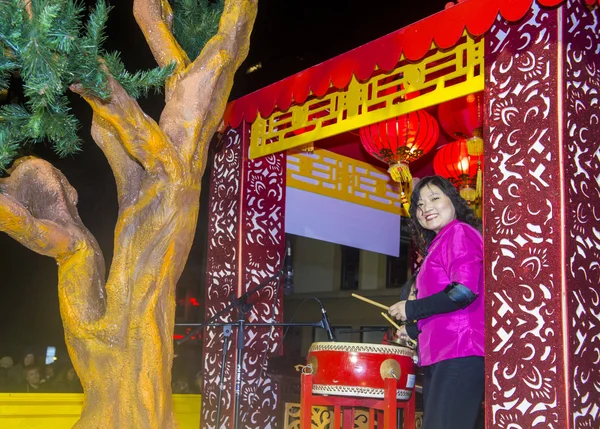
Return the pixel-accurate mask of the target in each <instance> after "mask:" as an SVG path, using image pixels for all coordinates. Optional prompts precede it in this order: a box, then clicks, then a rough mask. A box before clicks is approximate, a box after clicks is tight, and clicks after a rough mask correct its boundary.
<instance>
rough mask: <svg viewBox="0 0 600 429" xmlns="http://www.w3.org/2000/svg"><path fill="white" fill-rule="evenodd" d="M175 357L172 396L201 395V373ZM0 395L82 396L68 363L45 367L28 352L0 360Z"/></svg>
mask: <svg viewBox="0 0 600 429" xmlns="http://www.w3.org/2000/svg"><path fill="white" fill-rule="evenodd" d="M194 361H195V359H194V360H192V359H189V358H187V359H184V358H183V356H180V357H176V358H175V362H174V365H173V383H172V388H173V393H177V394H182V393H183V394H185V393H201V389H202V371H201V370H200V371H196V367H197V362H194ZM0 392H2V393H35V392H39V393H83V388H82V386H81V382H80V381H79V377H78V376H77V373H76V372H75V370H74V369H73V366H72V364H71V362H64V363H58V362H53V363H50V364H46V363H45V360H44V359H43V358H41V357H40V356H37V355H36V354H35V353H34V352H32V351H29V350H27V351H25V352H24V353H23V355H22V357H21V358H20V359H13V357H12V356H4V357H1V358H0Z"/></svg>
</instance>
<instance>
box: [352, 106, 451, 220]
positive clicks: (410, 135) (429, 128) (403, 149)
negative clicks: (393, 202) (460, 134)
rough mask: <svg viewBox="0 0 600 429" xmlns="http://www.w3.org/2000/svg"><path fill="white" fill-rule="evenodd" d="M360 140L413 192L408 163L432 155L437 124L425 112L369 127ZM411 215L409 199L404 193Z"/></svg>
mask: <svg viewBox="0 0 600 429" xmlns="http://www.w3.org/2000/svg"><path fill="white" fill-rule="evenodd" d="M359 135H360V141H361V143H362V144H363V146H364V148H365V149H366V150H367V152H369V153H370V154H371V155H372V156H374V157H375V158H377V159H378V160H380V161H382V162H385V163H386V164H388V165H389V168H388V173H389V174H390V176H391V177H392V179H394V180H395V181H396V182H400V183H406V184H407V185H408V189H409V190H410V187H411V183H412V176H411V174H410V169H409V168H408V164H409V163H410V162H413V161H415V160H416V159H418V158H420V157H421V156H423V155H424V154H426V153H427V152H429V151H430V150H431V149H433V147H434V146H435V144H436V143H437V141H438V138H439V136H440V128H439V125H438V123H437V121H436V120H435V119H434V118H433V116H431V115H430V114H429V113H427V112H426V111H424V110H418V111H416V112H411V113H407V114H406V115H401V116H398V117H396V118H391V119H388V120H385V121H381V122H379V123H376V124H371V125H367V126H366V127H362V128H361V129H360V130H359ZM401 198H402V205H403V206H404V208H405V209H406V211H407V212H408V197H407V196H406V195H405V193H404V190H402V192H401Z"/></svg>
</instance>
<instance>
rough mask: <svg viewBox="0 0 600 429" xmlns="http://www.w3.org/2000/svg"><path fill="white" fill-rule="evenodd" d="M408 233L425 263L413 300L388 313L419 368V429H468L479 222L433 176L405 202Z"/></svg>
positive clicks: (478, 327)
mask: <svg viewBox="0 0 600 429" xmlns="http://www.w3.org/2000/svg"><path fill="white" fill-rule="evenodd" d="M410 215H411V220H410V222H411V232H412V238H413V240H414V242H415V244H416V245H417V246H418V249H419V252H421V254H422V255H425V259H424V260H423V263H422V265H421V268H420V269H419V272H418V274H417V277H416V290H417V299H416V300H413V301H400V302H398V303H396V304H394V305H393V306H391V307H390V310H389V313H390V314H391V315H392V316H394V317H395V318H396V319H398V320H401V321H403V322H414V321H416V324H415V323H407V324H406V325H404V326H403V329H401V330H400V331H399V332H398V336H400V337H403V336H404V337H405V336H408V337H411V338H413V339H418V343H419V364H420V365H421V366H422V367H423V369H424V379H423V408H424V416H423V417H424V421H423V429H472V428H474V427H475V425H476V423H477V417H478V415H479V410H480V406H481V401H482V400H483V391H484V364H483V356H484V341H485V340H484V338H485V337H484V289H483V240H482V237H481V234H480V232H479V230H478V228H479V227H480V221H479V220H478V219H477V218H476V216H475V214H474V213H473V210H472V209H471V208H470V207H469V206H468V205H467V202H466V201H465V200H464V199H462V198H461V197H460V195H459V193H458V191H457V190H456V188H455V187H454V186H453V185H452V184H451V183H450V182H448V181H447V180H446V179H443V178H442V177H439V176H431V177H426V178H424V179H422V180H421V181H419V183H418V184H417V185H416V186H415V189H414V190H413V195H412V198H411V207H410Z"/></svg>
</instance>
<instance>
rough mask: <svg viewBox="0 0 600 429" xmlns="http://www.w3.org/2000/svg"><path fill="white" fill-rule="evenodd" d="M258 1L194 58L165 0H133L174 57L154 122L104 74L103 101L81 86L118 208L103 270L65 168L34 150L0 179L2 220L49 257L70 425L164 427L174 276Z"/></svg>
mask: <svg viewBox="0 0 600 429" xmlns="http://www.w3.org/2000/svg"><path fill="white" fill-rule="evenodd" d="M256 12H257V0H225V6H224V11H223V15H222V17H221V21H220V25H219V30H218V33H217V34H216V35H215V36H214V37H213V38H212V39H211V40H210V41H209V42H208V43H207V45H206V46H205V48H204V49H203V50H202V52H201V54H200V55H199V56H198V58H196V59H195V60H194V61H192V62H190V60H189V59H188V58H187V56H186V55H185V53H184V52H183V50H182V49H181V48H180V47H179V45H178V44H177V42H176V41H175V39H174V38H173V37H172V35H171V33H170V28H169V22H170V18H169V17H168V16H166V15H168V14H169V13H170V8H169V7H168V3H167V1H166V0H134V14H135V16H136V20H137V21H138V24H139V25H140V27H141V28H142V31H143V32H144V35H145V37H146V40H147V41H148V43H149V45H150V48H151V50H152V52H153V54H154V56H155V58H156V60H157V62H158V63H159V65H161V66H165V65H167V64H169V63H171V62H174V63H175V64H176V67H175V72H174V74H173V76H172V77H171V78H169V80H168V81H167V87H166V98H167V103H166V106H165V109H164V111H163V113H162V115H161V118H160V123H159V124H157V123H156V122H155V121H154V120H152V119H151V118H149V117H148V116H147V115H145V114H144V112H143V111H142V110H141V108H140V106H139V105H138V104H137V102H136V101H135V100H134V99H133V98H131V97H130V96H129V95H128V94H127V92H126V91H125V90H124V89H123V88H122V87H121V86H120V85H119V84H118V83H117V82H116V81H115V80H114V79H113V78H112V77H111V76H110V74H108V72H107V79H108V85H109V90H110V93H111V97H110V100H108V101H105V100H99V99H97V98H95V97H93V96H90V95H89V94H87V93H86V91H85V88H82V87H81V86H80V85H77V84H75V85H72V86H71V90H72V91H73V92H75V93H78V94H80V95H81V96H82V97H84V99H85V100H86V101H87V102H88V103H89V105H90V106H91V107H92V109H93V111H94V117H93V121H92V137H93V138H94V141H95V142H96V144H97V145H98V146H99V147H100V149H102V151H103V153H104V154H105V156H106V158H107V160H108V163H109V164H110V166H111V168H112V170H113V173H114V176H115V181H116V185H117V196H118V200H119V201H118V202H119V216H118V220H117V225H116V228H115V240H114V257H113V261H112V264H111V267H110V273H109V276H108V278H106V275H105V262H104V258H103V256H102V252H101V251H100V248H99V246H98V243H97V242H96V240H95V239H94V237H93V236H92V234H91V233H90V232H89V231H88V230H87V229H86V228H85V226H84V225H83V223H82V222H81V219H80V218H79V214H78V212H77V207H76V206H77V193H76V191H75V189H73V187H71V185H70V184H69V182H68V181H67V179H66V178H65V176H64V175H63V174H62V173H61V172H60V171H58V170H57V169H55V168H54V167H52V165H50V164H49V163H48V162H46V161H43V160H40V159H36V158H23V159H20V160H17V161H16V162H15V163H14V165H13V167H12V169H11V170H10V171H9V173H10V176H9V177H7V178H3V179H0V231H4V232H6V233H7V234H9V235H10V236H11V237H13V238H14V239H15V240H17V241H19V242H20V243H21V244H23V245H24V246H27V247H28V248H30V249H31V250H33V251H35V252H37V253H39V254H42V255H46V256H50V257H52V258H54V259H56V261H57V264H58V294H59V303H60V311H61V317H62V319H63V325H64V328H65V339H66V343H67V347H68V349H69V355H70V356H71V360H72V362H73V366H74V368H75V370H76V371H77V374H78V375H79V377H80V379H81V381H82V385H83V389H84V393H85V401H84V406H83V412H82V415H81V419H80V420H79V421H78V422H77V424H76V425H75V427H76V428H86V429H88V428H89V429H95V428H103V429H106V428H114V429H124V428H135V429H141V428H143V429H153V428H156V429H159V428H160V429H170V428H175V427H177V424H176V421H175V418H174V415H173V409H172V403H171V365H172V361H173V328H174V323H175V285H176V283H177V281H178V280H179V277H180V276H181V273H182V271H183V268H184V266H185V263H186V260H187V257H188V255H189V252H190V249H191V246H192V242H193V238H194V233H195V230H196V223H197V220H198V211H199V201H200V184H201V180H202V175H203V173H204V169H205V165H206V155H207V152H208V146H209V143H210V140H211V139H212V136H213V134H214V133H215V131H216V129H217V127H218V126H219V124H220V122H221V120H222V116H223V112H224V110H225V106H226V102H227V98H228V96H229V93H230V91H231V87H232V85H233V76H234V74H235V71H236V70H237V69H238V68H239V66H240V65H241V63H242V61H243V60H244V58H245V57H246V55H247V53H248V48H249V39H250V33H251V30H252V26H253V24H254V20H255V17H256Z"/></svg>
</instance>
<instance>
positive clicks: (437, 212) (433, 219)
mask: <svg viewBox="0 0 600 429" xmlns="http://www.w3.org/2000/svg"><path fill="white" fill-rule="evenodd" d="M454 219H456V211H455V210H454V204H452V201H451V200H450V198H448V196H447V195H446V194H444V193H443V192H442V190H441V189H440V188H438V187H437V186H435V185H433V184H430V185H425V186H424V187H423V188H422V189H421V192H420V195H419V200H418V201H417V220H418V221H419V224H420V225H421V226H422V227H423V228H425V229H428V230H429V231H433V232H435V233H436V234H437V233H438V232H440V231H441V230H442V228H443V227H445V226H446V225H448V224H449V223H450V222H452V221H453V220H454Z"/></svg>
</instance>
